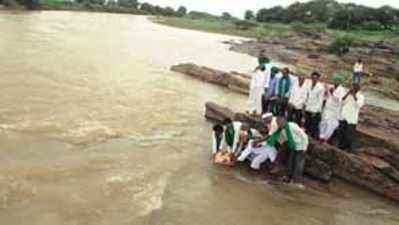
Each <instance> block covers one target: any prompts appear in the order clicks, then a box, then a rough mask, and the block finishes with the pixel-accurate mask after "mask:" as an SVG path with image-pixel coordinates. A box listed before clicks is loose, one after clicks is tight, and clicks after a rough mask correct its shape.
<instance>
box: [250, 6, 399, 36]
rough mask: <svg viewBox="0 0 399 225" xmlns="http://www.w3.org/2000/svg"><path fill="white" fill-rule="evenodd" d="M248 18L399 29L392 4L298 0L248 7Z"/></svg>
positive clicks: (362, 27)
mask: <svg viewBox="0 0 399 225" xmlns="http://www.w3.org/2000/svg"><path fill="white" fill-rule="evenodd" d="M245 19H247V20H256V21H257V22H278V23H294V22H302V23H323V24H326V25H327V27H328V28H332V29H343V30H352V29H365V30H391V31H392V30H395V29H399V28H398V26H399V10H398V9H395V8H393V7H390V6H383V7H380V8H372V7H367V6H363V5H357V4H353V3H348V4H342V3H338V2H336V1H335V0H313V1H309V2H306V3H299V2H296V3H294V4H291V5H289V6H288V7H286V8H283V7H281V6H276V7H272V8H262V9H260V10H259V11H257V12H256V13H255V12H254V11H251V10H248V11H246V12H245Z"/></svg>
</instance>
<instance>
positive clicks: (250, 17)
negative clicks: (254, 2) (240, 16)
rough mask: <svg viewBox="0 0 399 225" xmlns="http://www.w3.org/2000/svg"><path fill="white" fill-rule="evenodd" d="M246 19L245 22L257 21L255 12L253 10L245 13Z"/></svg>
mask: <svg viewBox="0 0 399 225" xmlns="http://www.w3.org/2000/svg"><path fill="white" fill-rule="evenodd" d="M244 18H245V20H253V19H255V15H254V12H253V11H252V10H247V11H245V15H244Z"/></svg>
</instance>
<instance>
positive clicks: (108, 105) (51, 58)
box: [0, 11, 399, 225]
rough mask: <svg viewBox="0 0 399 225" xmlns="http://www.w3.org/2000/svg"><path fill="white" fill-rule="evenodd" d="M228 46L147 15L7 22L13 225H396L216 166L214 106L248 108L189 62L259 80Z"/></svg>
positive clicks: (349, 195)
mask: <svg viewBox="0 0 399 225" xmlns="http://www.w3.org/2000/svg"><path fill="white" fill-rule="evenodd" d="M230 39H237V38H232V37H229V36H223V35H215V34H208V33H202V32H197V31H188V30H181V29H175V28H169V27H164V26H160V25H157V24H153V23H151V22H150V21H149V20H148V19H147V18H146V17H143V16H132V15H116V14H100V13H81V12H79V13H77V12H33V13H27V12H26V13H12V12H7V11H3V12H0V88H1V94H0V103H1V104H0V224H2V225H3V224H4V225H87V224H89V225H110V224H113V225H124V224H134V225H135V224H151V225H153V224H154V225H155V224H163V225H180V224H181V225H197V224H198V225H204V224H209V225H211V224H212V225H233V224H234V225H240V224H241V225H244V224H247V225H258V224H259V225H264V224H269V225H277V224H281V225H289V224H303V225H307V224H309V225H313V224H314V225H319V224H320V225H321V224H323V225H324V224H331V225H333V224H337V225H357V224H362V225H379V224H381V225H383V224H384V225H385V224H386V225H393V224H399V208H398V206H397V205H395V204H394V203H392V202H390V201H387V200H384V199H382V198H380V197H377V196H375V195H374V194H371V193H368V192H365V191H362V190H360V189H358V188H356V187H352V186H350V185H348V184H345V183H343V182H340V181H334V182H333V185H332V186H333V189H334V190H339V191H338V192H339V193H340V194H331V193H320V192H317V191H314V190H308V189H305V190H302V189H298V188H297V187H291V186H275V185H271V184H268V183H267V182H265V181H263V180H262V179H259V178H257V177H256V176H252V175H251V173H250V172H249V171H247V170H242V169H226V168H221V167H218V166H214V165H212V164H211V162H210V161H209V154H210V146H211V143H210V124H209V123H207V122H206V121H205V120H204V118H203V115H204V103H205V102H206V101H215V102H218V103H220V104H223V105H229V106H230V107H232V108H234V109H236V110H243V109H244V107H245V97H244V96H242V95H238V94H234V93H231V92H229V91H226V90H224V89H221V88H219V87H216V86H213V85H209V84H207V83H203V82H200V81H197V80H193V79H191V78H188V77H185V76H183V75H180V74H177V73H174V72H170V71H169V67H170V66H171V65H173V64H177V63H182V62H194V63H197V64H200V65H207V66H210V67H215V68H219V69H222V70H237V71H242V72H248V71H249V70H250V69H251V67H252V65H254V62H255V60H254V59H253V58H251V57H249V56H246V55H241V54H238V53H234V52H231V51H228V48H229V46H227V45H224V44H223V43H222V42H223V41H228V40H230Z"/></svg>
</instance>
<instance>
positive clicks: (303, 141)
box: [282, 122, 309, 151]
mask: <svg viewBox="0 0 399 225" xmlns="http://www.w3.org/2000/svg"><path fill="white" fill-rule="evenodd" d="M288 126H289V128H290V130H291V133H292V138H293V139H294V142H295V144H296V150H297V151H306V150H307V149H308V146H309V137H308V135H307V134H306V133H305V131H304V130H303V129H302V128H300V127H299V126H298V124H296V123H292V122H289V123H288ZM282 134H283V135H284V138H285V140H287V137H286V132H285V131H284V130H283V131H282Z"/></svg>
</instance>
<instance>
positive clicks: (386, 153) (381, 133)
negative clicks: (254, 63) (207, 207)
mask: <svg viewBox="0 0 399 225" xmlns="http://www.w3.org/2000/svg"><path fill="white" fill-rule="evenodd" d="M171 69H172V70H173V71H176V72H180V73H183V74H186V75H189V76H191V77H194V78H196V79H200V80H203V81H206V82H210V83H213V84H217V85H220V86H223V87H227V88H229V89H231V90H233V91H236V92H239V93H243V94H247V93H248V90H249V82H250V77H249V76H248V75H245V74H239V73H235V72H232V73H226V72H222V71H219V70H213V69H211V68H208V67H201V66H197V65H194V64H181V65H176V66H173V67H172V68H171ZM218 112H220V111H218ZM218 112H215V113H218ZM210 115H211V114H210ZM360 118H361V119H360V124H359V126H358V128H357V131H358V137H359V138H358V142H357V143H355V147H356V148H357V150H358V151H361V152H363V153H364V154H366V155H370V156H373V157H378V158H380V159H382V160H386V161H387V162H389V163H390V164H391V165H392V166H394V167H395V168H396V169H399V139H398V137H399V121H398V119H397V118H399V112H392V111H388V110H385V109H381V108H378V107H373V106H367V107H365V108H364V109H363V111H362V113H361V116H360Z"/></svg>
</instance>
